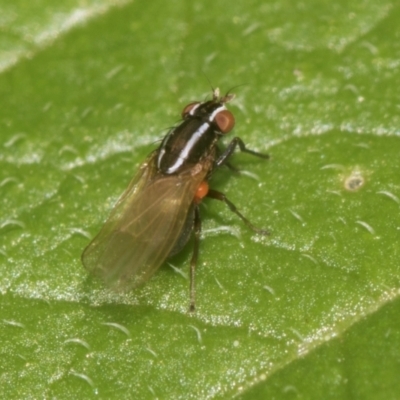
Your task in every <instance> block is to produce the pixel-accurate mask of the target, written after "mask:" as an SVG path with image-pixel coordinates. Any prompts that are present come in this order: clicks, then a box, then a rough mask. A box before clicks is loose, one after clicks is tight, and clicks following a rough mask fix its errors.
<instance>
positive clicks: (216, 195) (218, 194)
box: [207, 189, 269, 235]
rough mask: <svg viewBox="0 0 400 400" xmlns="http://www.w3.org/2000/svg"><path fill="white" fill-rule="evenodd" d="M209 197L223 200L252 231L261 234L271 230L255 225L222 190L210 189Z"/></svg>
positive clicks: (266, 233) (267, 233)
mask: <svg viewBox="0 0 400 400" xmlns="http://www.w3.org/2000/svg"><path fill="white" fill-rule="evenodd" d="M207 197H210V198H212V199H216V200H219V201H223V202H224V203H225V204H226V205H227V206H228V207H229V209H230V210H231V211H232V212H234V213H235V214H236V215H237V216H238V217H239V218H240V219H241V220H242V221H243V222H244V223H245V224H246V225H247V226H248V227H249V228H250V229H251V230H252V231H254V232H256V233H258V234H260V235H269V232H268V231H267V230H266V229H260V228H257V227H256V226H254V225H253V224H252V223H251V222H250V221H249V220H248V219H247V218H246V217H245V216H244V215H243V214H242V213H241V212H240V211H239V210H238V209H237V208H236V206H235V205H234V204H233V203H232V202H231V201H230V200H229V199H228V198H227V197H226V196H225V195H224V194H223V193H221V192H218V191H217V190H213V189H210V190H209V191H208V193H207Z"/></svg>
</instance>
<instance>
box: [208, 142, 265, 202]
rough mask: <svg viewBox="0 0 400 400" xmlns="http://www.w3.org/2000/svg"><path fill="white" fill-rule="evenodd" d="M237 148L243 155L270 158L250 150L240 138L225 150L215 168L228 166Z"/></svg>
mask: <svg viewBox="0 0 400 400" xmlns="http://www.w3.org/2000/svg"><path fill="white" fill-rule="evenodd" d="M237 146H239V149H240V151H242V152H243V153H248V154H251V155H253V156H256V157H260V158H264V159H268V158H269V155H268V154H263V153H258V152H257V151H254V150H250V149H248V148H247V147H246V145H245V144H244V142H243V140H242V139H240V138H239V137H235V138H233V139H232V141H231V142H230V143H229V144H228V147H227V148H226V149H225V151H224V152H223V153H222V154H221V155H220V156H219V157H218V158H217V160H216V161H215V164H214V166H215V168H218V167H220V166H221V165H223V164H226V163H227V160H228V158H229V157H230V156H231V155H232V153H233V152H234V151H235V149H236V147H237ZM227 204H228V203H227Z"/></svg>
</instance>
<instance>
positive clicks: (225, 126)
mask: <svg viewBox="0 0 400 400" xmlns="http://www.w3.org/2000/svg"><path fill="white" fill-rule="evenodd" d="M214 120H215V123H216V124H217V126H218V129H219V130H220V131H221V132H222V133H228V132H229V131H231V130H232V129H233V127H234V126H235V117H234V116H233V114H232V113H231V112H230V111H229V110H222V111H220V112H219V113H217V114H216V116H215V119H214Z"/></svg>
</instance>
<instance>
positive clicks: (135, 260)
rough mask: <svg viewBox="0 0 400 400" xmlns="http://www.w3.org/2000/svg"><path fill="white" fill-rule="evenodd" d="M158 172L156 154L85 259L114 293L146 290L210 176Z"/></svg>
mask: <svg viewBox="0 0 400 400" xmlns="http://www.w3.org/2000/svg"><path fill="white" fill-rule="evenodd" d="M151 157H153V158H151ZM149 169H150V170H149ZM154 171H155V155H154V154H153V156H150V161H149V164H148V167H147V168H144V171H141V172H140V174H139V175H140V176H139V178H134V181H133V183H131V184H130V186H129V188H128V190H127V191H126V192H125V193H124V194H123V195H122V197H121V199H120V200H119V201H118V203H117V205H116V207H115V209H114V210H113V212H112V213H111V215H110V218H109V219H108V220H107V222H106V223H105V224H104V226H103V228H102V229H101V231H100V233H99V234H98V235H97V236H96V237H95V238H94V239H93V241H92V242H91V243H90V244H89V246H88V247H87V248H86V249H85V250H84V252H83V254H82V262H83V264H84V265H85V267H86V268H87V269H88V270H89V271H90V272H92V273H93V274H95V275H97V276H99V277H100V278H102V279H103V280H104V281H105V282H106V284H108V285H109V286H111V287H113V288H114V289H124V290H128V289H130V288H132V287H135V286H137V285H140V284H141V283H143V282H145V281H146V280H147V279H148V278H149V277H150V276H151V275H152V274H153V273H154V272H155V271H156V270H157V269H158V268H159V267H160V265H161V264H162V263H163V262H164V261H165V259H166V258H167V257H168V255H169V254H170V252H171V250H172V249H173V247H174V245H175V243H176V242H177V240H178V239H179V237H180V235H181V233H182V230H183V227H184V225H185V221H186V217H187V214H188V212H189V209H190V206H191V204H192V202H193V198H194V195H195V192H196V190H197V188H198V186H199V184H200V183H201V182H202V181H203V180H204V178H205V176H206V173H207V171H206V170H204V169H203V168H201V167H200V166H199V165H196V166H195V167H193V168H192V169H190V170H188V172H186V173H183V174H179V175H174V176H160V175H156V174H155V172H154Z"/></svg>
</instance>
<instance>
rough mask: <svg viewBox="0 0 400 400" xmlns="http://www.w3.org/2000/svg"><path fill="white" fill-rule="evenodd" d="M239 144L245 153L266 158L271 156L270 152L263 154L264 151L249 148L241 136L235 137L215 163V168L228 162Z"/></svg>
mask: <svg viewBox="0 0 400 400" xmlns="http://www.w3.org/2000/svg"><path fill="white" fill-rule="evenodd" d="M237 146H239V149H240V151H242V152H243V153H248V154H251V155H253V156H256V157H260V158H264V159H267V158H269V155H268V154H262V153H258V152H257V151H254V150H250V149H248V148H247V147H246V145H245V144H244V142H243V140H242V139H240V138H239V137H235V138H233V140H232V141H231V142H230V143H229V144H228V147H227V148H226V149H225V151H224V152H223V153H222V154H221V155H220V156H219V157H218V158H217V160H216V161H215V164H214V165H215V168H217V167H220V166H221V165H223V164H226V162H227V160H228V158H229V157H230V156H231V155H232V153H233V152H234V151H235V149H236V147H237Z"/></svg>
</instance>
